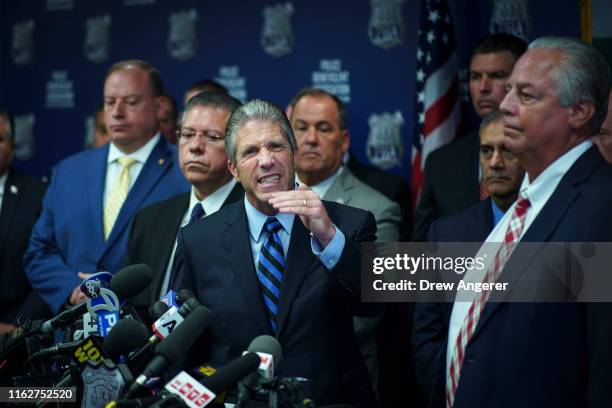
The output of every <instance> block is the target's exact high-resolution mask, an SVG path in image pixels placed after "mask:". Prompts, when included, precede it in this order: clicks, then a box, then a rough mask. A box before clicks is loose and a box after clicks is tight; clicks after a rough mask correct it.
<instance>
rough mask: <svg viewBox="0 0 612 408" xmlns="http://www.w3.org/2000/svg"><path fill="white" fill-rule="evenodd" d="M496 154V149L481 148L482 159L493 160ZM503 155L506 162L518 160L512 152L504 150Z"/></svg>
mask: <svg viewBox="0 0 612 408" xmlns="http://www.w3.org/2000/svg"><path fill="white" fill-rule="evenodd" d="M494 152H495V149H493V148H492V147H489V146H480V157H482V158H483V159H485V160H491V158H492V157H493V153H494ZM501 154H502V157H503V158H504V160H514V159H516V155H515V154H514V153H512V152H511V151H510V150H506V149H502V151H501Z"/></svg>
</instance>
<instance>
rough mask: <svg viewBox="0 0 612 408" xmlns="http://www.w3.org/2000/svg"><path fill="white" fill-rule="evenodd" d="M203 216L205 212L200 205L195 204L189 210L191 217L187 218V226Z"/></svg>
mask: <svg viewBox="0 0 612 408" xmlns="http://www.w3.org/2000/svg"><path fill="white" fill-rule="evenodd" d="M204 214H205V211H204V208H203V207H202V203H197V204H196V205H194V206H193V209H192V210H191V216H190V217H189V224H191V223H192V222H194V221H197V220H199V219H200V218H202V217H204Z"/></svg>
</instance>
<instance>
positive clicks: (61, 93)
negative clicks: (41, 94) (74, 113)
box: [46, 70, 74, 109]
mask: <svg viewBox="0 0 612 408" xmlns="http://www.w3.org/2000/svg"><path fill="white" fill-rule="evenodd" d="M46 107H47V108H48V109H68V108H74V82H73V81H72V80H71V79H70V77H69V76H68V71H65V70H57V71H52V72H51V79H50V80H49V81H47V99H46Z"/></svg>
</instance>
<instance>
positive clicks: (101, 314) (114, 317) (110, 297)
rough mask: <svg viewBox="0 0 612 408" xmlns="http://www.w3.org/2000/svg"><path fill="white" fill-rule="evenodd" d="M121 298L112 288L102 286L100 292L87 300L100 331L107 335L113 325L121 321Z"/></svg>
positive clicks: (89, 310)
mask: <svg viewBox="0 0 612 408" xmlns="http://www.w3.org/2000/svg"><path fill="white" fill-rule="evenodd" d="M120 308H121V304H120V303H119V298H118V297H117V295H115V294H114V293H113V291H112V290H110V289H106V288H100V294H99V295H98V296H96V297H95V298H93V299H88V300H87V311H88V312H89V313H90V314H91V315H92V316H96V318H97V324H98V333H99V334H100V336H102V337H106V336H107V335H108V332H109V331H110V329H112V327H113V326H114V325H115V324H116V323H117V321H119V309H120Z"/></svg>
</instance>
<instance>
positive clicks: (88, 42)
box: [83, 14, 111, 62]
mask: <svg viewBox="0 0 612 408" xmlns="http://www.w3.org/2000/svg"><path fill="white" fill-rule="evenodd" d="M110 25H111V17H110V16H109V15H108V14H105V15H103V16H97V17H92V18H88V19H87V21H86V22H85V31H86V34H85V45H84V46H83V50H84V51H85V58H87V59H88V60H90V61H91V62H102V61H106V60H107V59H108V58H109V57H110V47H111V41H110Z"/></svg>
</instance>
